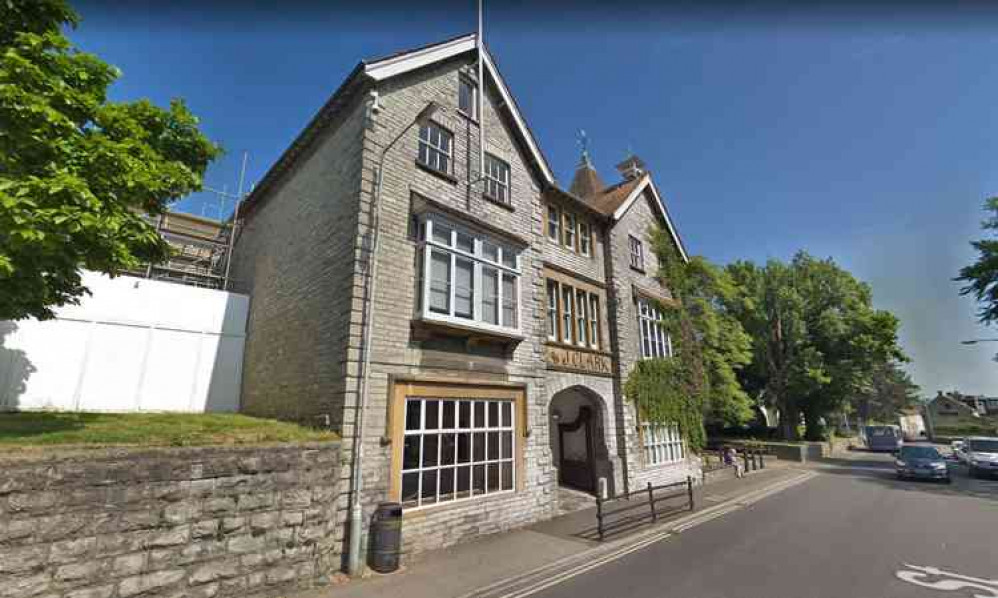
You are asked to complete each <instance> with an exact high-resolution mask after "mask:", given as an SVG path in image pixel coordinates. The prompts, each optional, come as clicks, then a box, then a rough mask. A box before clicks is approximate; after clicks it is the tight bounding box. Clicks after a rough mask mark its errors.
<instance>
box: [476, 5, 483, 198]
mask: <svg viewBox="0 0 998 598" xmlns="http://www.w3.org/2000/svg"><path fill="white" fill-rule="evenodd" d="M483 2H484V0H478V35H476V36H475V42H476V44H477V46H478V98H477V100H478V179H479V180H482V179H483V178H484V177H485V110H484V107H485V101H484V98H485V72H484V69H483V63H484V59H483V55H484V53H485V43H484V41H483V39H482V35H483V34H484V32H485V27H484V26H483V24H482V21H483V10H482V4H483Z"/></svg>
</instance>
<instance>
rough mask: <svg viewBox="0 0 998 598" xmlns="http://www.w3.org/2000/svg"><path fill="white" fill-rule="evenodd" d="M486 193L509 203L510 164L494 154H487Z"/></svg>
mask: <svg viewBox="0 0 998 598" xmlns="http://www.w3.org/2000/svg"><path fill="white" fill-rule="evenodd" d="M485 195H486V196H487V197H490V198H492V199H494V200H496V201H498V202H500V203H504V204H509V203H510V201H511V200H510V196H509V164H507V163H506V162H503V161H502V160H500V159H499V158H496V157H495V156H493V155H492V154H488V153H487V154H485Z"/></svg>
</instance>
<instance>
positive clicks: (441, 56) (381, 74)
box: [241, 33, 556, 217]
mask: <svg viewBox="0 0 998 598" xmlns="http://www.w3.org/2000/svg"><path fill="white" fill-rule="evenodd" d="M484 50H485V51H484V52H483V54H482V58H483V61H482V62H483V66H484V70H485V71H486V72H487V73H488V76H490V77H491V78H492V81H493V83H494V84H495V86H496V88H497V89H498V90H499V94H500V95H501V96H502V99H503V104H502V107H503V108H506V109H507V110H508V111H509V116H510V118H511V120H512V121H513V125H514V127H513V128H514V131H515V132H516V134H517V135H518V137H519V138H520V141H522V143H523V145H524V147H526V149H527V151H528V153H529V157H530V159H531V161H532V162H533V163H534V164H535V165H536V167H537V169H538V171H539V172H540V174H541V177H542V178H543V179H544V182H545V183H546V184H547V185H550V186H553V185H555V184H556V183H555V180H554V175H553V174H552V172H551V167H550V166H549V165H548V162H547V159H545V157H544V154H543V153H542V152H541V150H540V146H539V145H538V144H537V140H536V139H535V138H534V135H533V133H532V132H531V131H530V128H529V127H528V126H527V122H526V120H524V118H523V115H522V114H521V112H520V109H519V107H518V106H517V104H516V99H515V98H514V97H513V95H512V94H511V93H510V92H509V87H508V86H507V85H506V82H505V80H503V78H502V75H501V74H500V73H499V69H498V67H497V66H496V64H495V61H494V60H493V58H492V56H491V54H489V51H488V47H486V48H484ZM474 51H476V43H475V34H474V33H469V34H466V35H462V36H459V37H455V38H452V39H449V40H445V41H442V42H437V43H434V44H430V45H428V46H423V47H421V48H416V49H413V50H405V51H402V52H398V53H396V54H392V55H391V56H387V57H384V58H378V59H375V60H365V61H362V62H361V63H360V64H358V65H357V66H356V68H354V69H353V70H352V71H351V72H350V74H349V75H348V76H347V78H346V79H345V80H344V81H343V83H342V84H340V86H339V88H337V90H336V91H335V92H333V95H332V96H331V97H330V98H329V99H328V100H327V101H326V103H325V104H324V105H323V106H322V108H320V109H319V111H318V112H317V113H316V114H315V116H313V117H312V120H311V121H309V123H308V125H306V126H305V128H304V129H303V130H302V131H301V133H299V134H298V137H296V138H295V140H294V141H293V142H292V143H291V145H290V146H288V148H287V149H286V150H284V153H283V154H281V157H280V158H278V159H277V162H275V163H274V164H273V166H271V167H270V169H269V170H268V171H267V173H266V174H265V175H264V176H263V179H261V180H260V183H259V184H258V185H256V187H255V188H254V189H253V191H251V192H250V194H249V195H248V196H247V198H246V201H245V202H244V205H243V208H242V209H241V215H242V216H244V217H245V216H249V214H250V213H251V212H252V210H253V209H254V208H255V207H256V204H257V203H259V202H260V198H261V197H263V196H264V195H265V194H266V190H267V188H268V187H270V186H271V185H272V184H273V183H274V182H276V181H277V180H278V179H279V178H280V177H281V175H282V174H283V173H284V171H286V170H287V169H288V168H290V167H291V165H292V164H294V163H295V161H296V160H297V158H298V156H299V155H301V153H302V152H303V151H304V150H305V149H306V148H307V147H308V146H309V145H310V143H311V141H312V140H313V139H314V138H315V137H316V135H317V133H318V132H319V131H320V130H321V129H322V128H323V127H324V126H325V125H326V124H327V123H328V122H330V121H332V120H333V119H335V118H336V117H337V116H338V114H339V112H340V111H341V110H342V109H343V108H344V106H345V105H347V104H348V103H349V102H350V101H351V99H352V98H354V97H356V93H357V92H358V91H362V90H364V89H366V86H367V85H370V84H371V83H372V82H377V81H383V80H385V79H389V78H391V77H394V76H396V75H401V74H403V73H407V72H410V71H413V70H416V69H419V68H422V67H424V66H429V65H431V64H434V63H436V62H439V61H443V60H447V59H449V58H453V57H455V56H458V55H460V54H463V53H466V52H474Z"/></svg>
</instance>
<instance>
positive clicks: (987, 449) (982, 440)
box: [963, 436, 998, 478]
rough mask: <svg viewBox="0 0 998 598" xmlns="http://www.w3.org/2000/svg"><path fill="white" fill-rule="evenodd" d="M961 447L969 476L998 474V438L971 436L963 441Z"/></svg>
mask: <svg viewBox="0 0 998 598" xmlns="http://www.w3.org/2000/svg"><path fill="white" fill-rule="evenodd" d="M963 448H964V454H965V455H966V459H967V466H968V467H969V468H970V477H972V478H976V477H978V476H981V475H986V474H991V475H994V474H998V438H995V437H993V436H990V437H989V436H971V437H970V438H967V439H966V440H965V441H964V447H963Z"/></svg>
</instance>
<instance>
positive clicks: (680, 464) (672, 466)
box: [645, 456, 690, 471]
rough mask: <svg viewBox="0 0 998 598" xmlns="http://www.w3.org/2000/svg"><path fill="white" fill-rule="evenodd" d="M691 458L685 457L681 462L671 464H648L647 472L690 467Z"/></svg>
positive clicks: (646, 465)
mask: <svg viewBox="0 0 998 598" xmlns="http://www.w3.org/2000/svg"><path fill="white" fill-rule="evenodd" d="M689 462H690V458H689V457H688V456H687V457H683V458H682V459H680V460H679V461H672V462H671V463H646V464H645V471H649V470H656V471H657V470H661V469H679V468H680V467H683V466H687V465H689Z"/></svg>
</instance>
